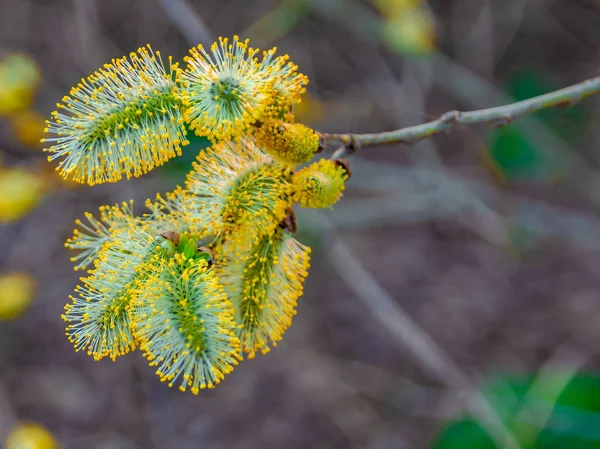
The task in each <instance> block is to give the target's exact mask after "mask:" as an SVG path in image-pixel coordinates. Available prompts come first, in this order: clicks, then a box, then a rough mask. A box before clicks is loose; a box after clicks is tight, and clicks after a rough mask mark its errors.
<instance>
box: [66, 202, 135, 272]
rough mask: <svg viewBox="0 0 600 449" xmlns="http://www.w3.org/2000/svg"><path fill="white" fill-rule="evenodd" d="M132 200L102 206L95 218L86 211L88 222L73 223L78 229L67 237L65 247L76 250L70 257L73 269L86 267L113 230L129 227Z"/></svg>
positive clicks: (131, 217)
mask: <svg viewBox="0 0 600 449" xmlns="http://www.w3.org/2000/svg"><path fill="white" fill-rule="evenodd" d="M132 208H133V201H130V202H129V203H126V202H123V203H122V204H121V205H115V206H110V207H109V206H102V207H100V209H99V212H100V218H99V219H96V218H95V217H94V216H93V215H92V214H91V213H89V212H86V213H85V218H86V220H87V222H88V223H84V222H82V221H81V220H76V222H75V224H76V225H77V226H78V227H79V228H80V229H77V228H76V229H75V230H74V231H73V237H71V238H70V239H68V240H67V241H66V243H65V247H67V248H69V249H71V250H74V251H78V254H76V255H75V256H73V257H71V262H75V263H77V265H75V267H74V269H75V270H76V271H77V270H82V269H84V268H87V267H88V266H89V265H90V264H91V263H92V262H93V261H94V260H96V257H97V256H98V253H99V252H100V250H101V248H102V245H104V244H105V243H106V242H108V241H109V240H110V239H111V236H112V235H113V233H114V231H118V230H121V229H123V228H126V227H129V226H131V225H132V224H133V223H134V221H135V220H134V217H133V209H132Z"/></svg>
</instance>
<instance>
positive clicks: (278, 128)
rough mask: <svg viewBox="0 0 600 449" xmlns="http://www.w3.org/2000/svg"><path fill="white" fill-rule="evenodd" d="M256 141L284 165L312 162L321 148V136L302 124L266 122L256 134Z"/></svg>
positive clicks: (279, 121) (273, 120)
mask: <svg viewBox="0 0 600 449" xmlns="http://www.w3.org/2000/svg"><path fill="white" fill-rule="evenodd" d="M255 137H256V141H257V143H258V144H259V145H260V147H261V148H263V149H264V150H265V151H266V152H267V153H269V154H270V155H271V156H273V157H274V158H275V159H277V160H278V161H279V162H281V163H283V164H290V165H296V164H303V163H305V162H310V161H311V159H312V158H313V157H314V155H315V153H317V152H318V151H319V150H320V149H321V147H320V142H319V135H318V134H317V133H316V132H315V131H314V130H312V129H310V128H309V127H307V126H304V125H302V124H301V123H285V122H284V121H282V120H276V119H269V120H266V121H265V122H264V123H263V124H262V125H261V127H260V128H259V129H258V130H257V131H256V133H255Z"/></svg>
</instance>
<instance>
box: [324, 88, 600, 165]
mask: <svg viewBox="0 0 600 449" xmlns="http://www.w3.org/2000/svg"><path fill="white" fill-rule="evenodd" d="M598 93H600V76H598V77H595V78H590V79H588V80H586V81H582V82H581V83H578V84H574V85H572V86H569V87H565V88H564V89H560V90H557V91H554V92H550V93H547V94H544V95H540V96H538V97H533V98H530V99H528V100H523V101H519V102H516V103H511V104H508V105H505V106H497V107H494V108H489V109H480V110H478V111H469V112H460V111H449V112H446V113H445V114H444V115H442V116H441V117H440V118H439V119H437V120H433V121H431V122H428V123H423V124H421V125H416V126H410V127H407V128H400V129H397V130H394V131H387V132H382V133H375V134H327V133H321V137H322V138H323V139H324V140H325V142H327V143H328V144H330V145H331V144H334V145H335V144H337V145H340V144H341V145H342V148H340V149H339V150H337V151H336V152H335V153H334V155H333V157H334V158H339V157H347V156H349V155H352V154H353V153H355V152H357V151H358V150H359V149H360V148H363V147H374V146H378V145H387V144H393V143H403V144H411V143H415V142H418V141H419V140H423V139H426V138H428V137H431V136H435V135H437V134H440V133H443V132H446V131H451V130H453V129H455V128H458V127H460V126H470V125H479V124H483V123H492V124H495V125H496V126H504V125H507V124H509V123H510V122H512V121H513V120H514V119H515V118H517V117H519V116H521V115H524V114H530V113H533V112H537V111H540V110H542V109H548V108H551V107H554V106H557V107H568V106H572V105H574V104H575V103H577V102H579V101H581V100H583V99H585V98H587V97H590V96H592V95H596V94H598Z"/></svg>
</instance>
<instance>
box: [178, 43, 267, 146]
mask: <svg viewBox="0 0 600 449" xmlns="http://www.w3.org/2000/svg"><path fill="white" fill-rule="evenodd" d="M248 42H249V41H248V40H246V41H240V40H239V38H238V37H237V36H235V37H234V38H233V40H232V41H229V40H228V39H227V38H219V41H218V43H215V44H213V46H212V47H211V49H210V53H208V52H207V51H206V50H205V49H204V47H202V46H201V45H200V46H198V47H197V48H192V49H191V50H190V56H188V57H186V58H185V61H186V63H187V69H186V70H185V71H184V72H183V74H182V80H183V83H184V86H185V88H184V89H181V91H180V93H179V95H180V98H181V99H182V100H183V102H184V104H185V106H186V108H187V109H186V112H185V119H186V121H187V122H188V123H189V124H190V127H191V128H192V129H193V130H195V132H196V134H198V135H202V136H206V137H208V138H209V139H211V140H223V139H231V138H235V137H238V136H240V135H241V134H242V133H243V132H244V131H246V129H248V127H249V126H250V125H251V124H252V123H254V122H255V121H256V120H257V119H259V118H260V117H261V116H262V113H263V109H264V102H265V95H266V92H267V89H268V88H269V86H270V84H269V82H268V80H266V79H264V78H261V77H260V75H259V73H258V71H259V67H258V64H257V63H256V60H255V55H256V53H257V52H258V50H256V49H253V48H251V47H249V46H248Z"/></svg>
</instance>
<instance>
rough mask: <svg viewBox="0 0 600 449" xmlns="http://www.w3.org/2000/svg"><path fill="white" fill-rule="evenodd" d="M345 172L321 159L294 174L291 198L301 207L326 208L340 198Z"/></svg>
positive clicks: (333, 163) (328, 161) (334, 164)
mask: <svg viewBox="0 0 600 449" xmlns="http://www.w3.org/2000/svg"><path fill="white" fill-rule="evenodd" d="M347 178H348V176H347V174H346V171H345V170H344V169H343V168H342V167H341V166H339V165H338V164H336V163H335V162H334V161H332V160H329V159H321V160H319V161H317V162H315V163H313V164H311V165H309V166H308V167H305V168H303V169H302V170H300V171H298V172H297V173H294V176H293V177H292V192H293V193H292V198H293V200H294V202H296V203H299V204H300V205H301V206H302V207H311V208H326V207H330V206H332V205H333V204H335V203H336V202H337V201H338V200H339V199H340V198H341V196H342V192H343V191H344V187H345V182H346V179H347Z"/></svg>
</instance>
